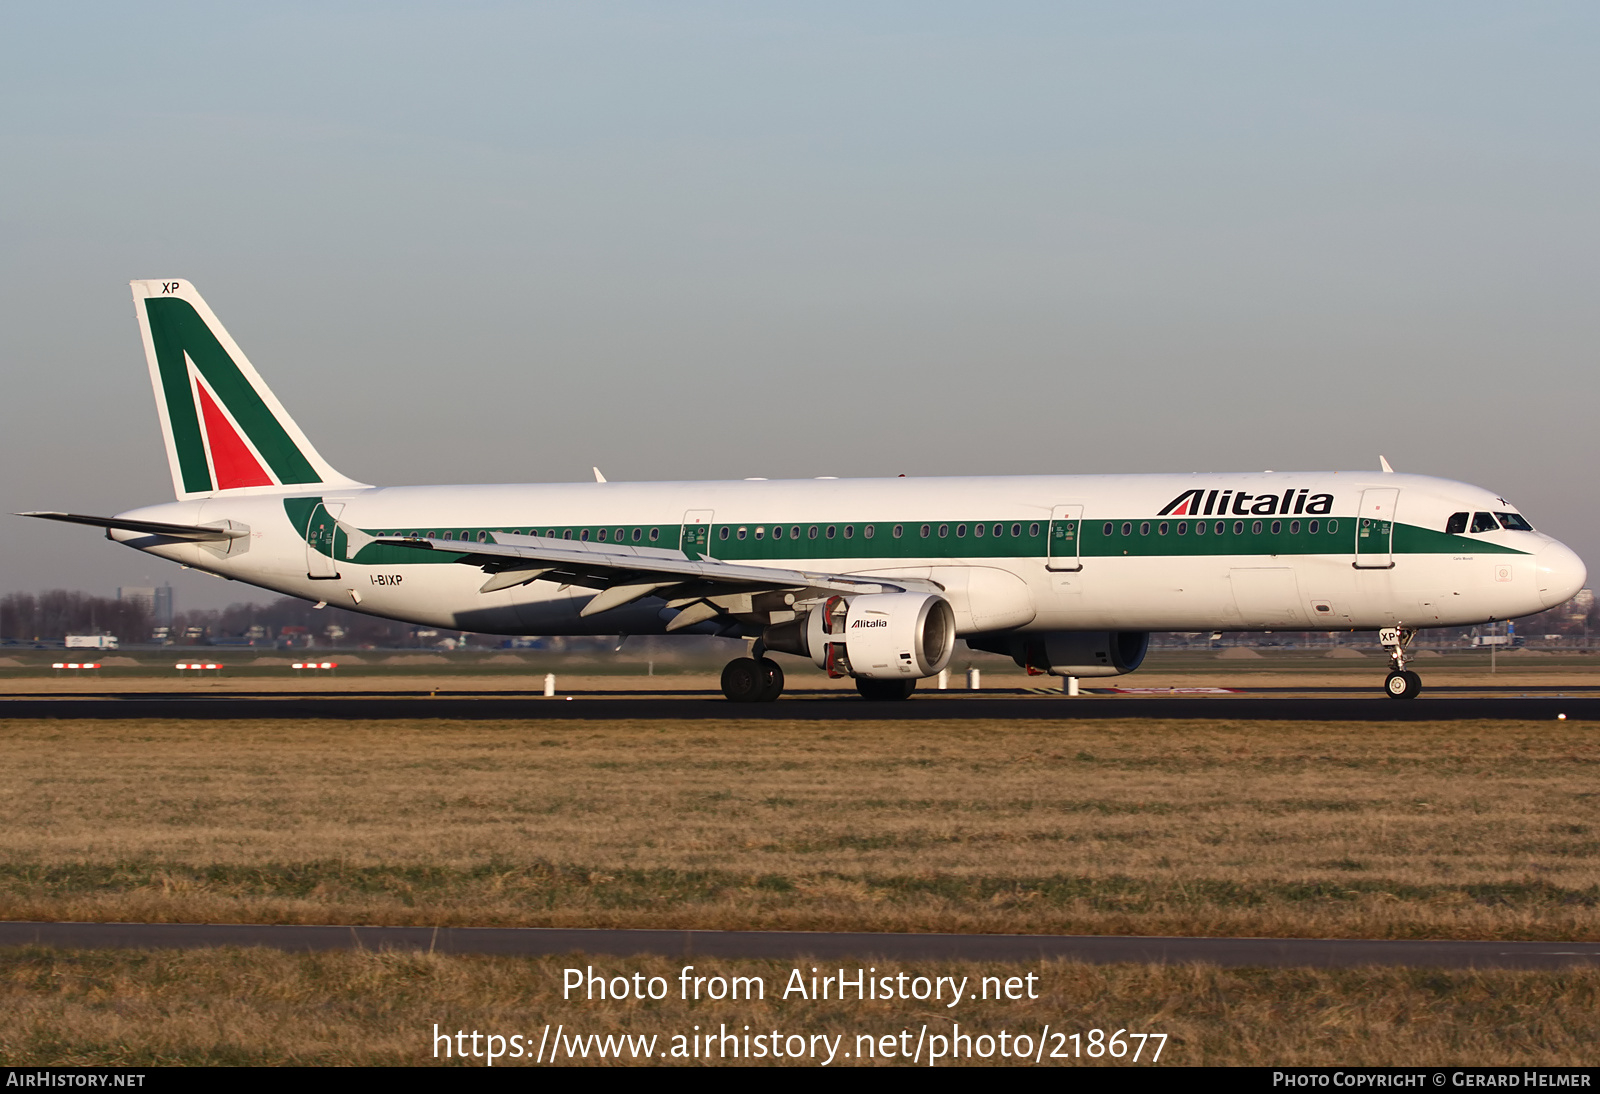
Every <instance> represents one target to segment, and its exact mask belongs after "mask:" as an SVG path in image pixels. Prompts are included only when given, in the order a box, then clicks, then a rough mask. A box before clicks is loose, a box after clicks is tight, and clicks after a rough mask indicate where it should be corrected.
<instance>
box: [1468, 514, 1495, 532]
mask: <svg viewBox="0 0 1600 1094" xmlns="http://www.w3.org/2000/svg"><path fill="white" fill-rule="evenodd" d="M1499 529H1500V526H1499V525H1498V524H1496V523H1495V521H1494V517H1493V516H1492V515H1491V514H1489V513H1474V514H1472V530H1473V531H1474V532H1496V531H1499Z"/></svg>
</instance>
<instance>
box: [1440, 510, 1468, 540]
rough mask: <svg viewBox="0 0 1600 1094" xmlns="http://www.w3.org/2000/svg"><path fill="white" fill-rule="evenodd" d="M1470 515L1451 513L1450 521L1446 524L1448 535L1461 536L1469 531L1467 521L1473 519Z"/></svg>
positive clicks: (1445, 528)
mask: <svg viewBox="0 0 1600 1094" xmlns="http://www.w3.org/2000/svg"><path fill="white" fill-rule="evenodd" d="M1471 516H1472V515H1471V514H1470V513H1451V514H1450V519H1449V521H1447V522H1446V523H1445V526H1444V531H1445V534H1446V535H1450V536H1459V535H1460V534H1461V533H1462V532H1465V531H1466V530H1467V521H1468V520H1470V519H1471Z"/></svg>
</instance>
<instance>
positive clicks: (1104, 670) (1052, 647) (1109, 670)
mask: <svg viewBox="0 0 1600 1094" xmlns="http://www.w3.org/2000/svg"><path fill="white" fill-rule="evenodd" d="M967 645H969V646H971V647H972V648H973V649H975V650H983V651H984V652H985V653H998V654H1002V655H1004V656H1006V657H1009V658H1011V659H1012V660H1013V661H1015V662H1016V663H1017V664H1018V665H1020V666H1022V667H1023V668H1025V669H1027V670H1028V673H1029V675H1031V676H1043V675H1045V674H1047V673H1048V674H1050V675H1054V676H1121V675H1122V674H1123V673H1126V672H1132V671H1133V670H1134V669H1136V668H1138V667H1139V666H1140V665H1141V664H1143V663H1144V655H1145V654H1146V653H1147V652H1149V649H1150V635H1149V634H1148V633H1147V632H1145V631H1052V632H1050V633H1047V634H1006V635H984V636H981V637H974V638H969V639H967Z"/></svg>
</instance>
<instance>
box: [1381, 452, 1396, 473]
mask: <svg viewBox="0 0 1600 1094" xmlns="http://www.w3.org/2000/svg"><path fill="white" fill-rule="evenodd" d="M1378 466H1379V467H1381V468H1383V473H1384V474H1385V475H1392V474H1394V468H1392V467H1390V466H1389V461H1388V459H1386V458H1385V457H1383V456H1379V457H1378Z"/></svg>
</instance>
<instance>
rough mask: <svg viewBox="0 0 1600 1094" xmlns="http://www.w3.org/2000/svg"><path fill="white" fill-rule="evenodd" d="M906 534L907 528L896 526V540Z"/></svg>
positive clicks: (901, 525)
mask: <svg viewBox="0 0 1600 1094" xmlns="http://www.w3.org/2000/svg"><path fill="white" fill-rule="evenodd" d="M905 534H906V526H905V525H903V524H896V525H895V526H894V538H895V539H899V538H900V537H901V536H903V535H905Z"/></svg>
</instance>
